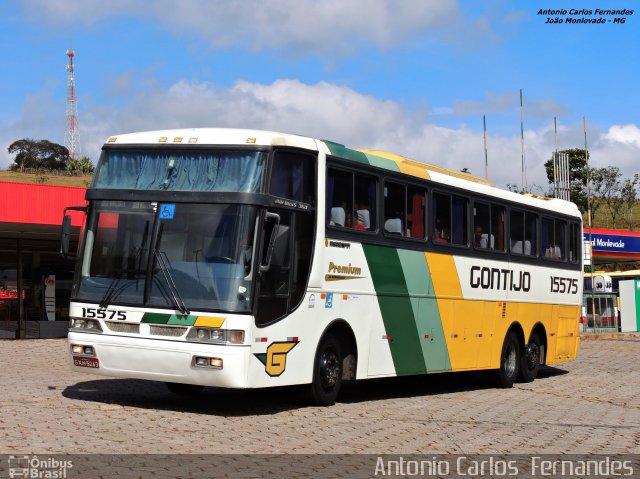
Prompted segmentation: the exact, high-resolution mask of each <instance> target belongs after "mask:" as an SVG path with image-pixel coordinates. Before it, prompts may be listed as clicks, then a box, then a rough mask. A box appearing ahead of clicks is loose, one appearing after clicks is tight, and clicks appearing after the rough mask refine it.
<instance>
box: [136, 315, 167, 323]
mask: <svg viewBox="0 0 640 479" xmlns="http://www.w3.org/2000/svg"><path fill="white" fill-rule="evenodd" d="M170 316H171V315H170V314H164V313H144V316H142V321H140V322H141V323H153V324H167V321H169V317H170Z"/></svg>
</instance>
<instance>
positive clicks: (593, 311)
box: [583, 115, 596, 333]
mask: <svg viewBox="0 0 640 479" xmlns="http://www.w3.org/2000/svg"><path fill="white" fill-rule="evenodd" d="M583 126H584V159H585V164H586V165H587V225H588V226H589V249H590V250H591V268H590V269H591V314H592V315H593V332H594V333H595V332H596V300H595V296H594V293H593V277H594V271H593V265H594V258H593V238H592V235H591V168H589V149H588V148H587V116H586V115H585V116H584V117H583ZM588 326H589V324H587V329H589V328H588Z"/></svg>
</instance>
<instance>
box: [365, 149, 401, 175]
mask: <svg viewBox="0 0 640 479" xmlns="http://www.w3.org/2000/svg"><path fill="white" fill-rule="evenodd" d="M364 155H365V156H366V157H367V160H369V164H370V165H372V166H377V167H378V168H384V169H386V170H391V171H400V167H399V166H398V164H397V163H396V162H395V161H391V160H389V159H388V158H383V157H381V156H378V155H373V154H371V153H364Z"/></svg>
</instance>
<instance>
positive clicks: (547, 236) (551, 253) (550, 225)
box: [542, 218, 566, 260]
mask: <svg viewBox="0 0 640 479" xmlns="http://www.w3.org/2000/svg"><path fill="white" fill-rule="evenodd" d="M565 228H566V223H565V222H564V221H562V220H556V219H551V218H543V219H542V255H543V256H544V257H545V258H551V259H560V260H563V259H565V251H566V248H565V237H564V235H565Z"/></svg>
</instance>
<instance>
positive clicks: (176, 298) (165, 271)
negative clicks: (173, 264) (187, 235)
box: [153, 248, 190, 314]
mask: <svg viewBox="0 0 640 479" xmlns="http://www.w3.org/2000/svg"><path fill="white" fill-rule="evenodd" d="M153 255H154V256H155V258H156V262H157V263H158V265H160V271H162V275H163V276H164V280H165V281H166V283H167V286H169V292H170V293H171V297H172V298H173V302H174V304H175V305H176V306H177V308H178V309H179V310H180V312H181V313H182V314H189V312H190V311H189V310H188V309H187V306H186V305H185V304H184V301H182V297H181V296H180V293H179V292H178V287H177V286H176V283H175V281H174V280H173V276H172V275H171V271H170V270H169V268H168V266H167V263H166V262H165V259H164V258H163V257H162V255H164V256H165V257H166V256H167V254H166V253H164V252H162V251H158V249H157V248H156V249H154V250H153ZM168 261H169V259H168V258H167V262H168Z"/></svg>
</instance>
